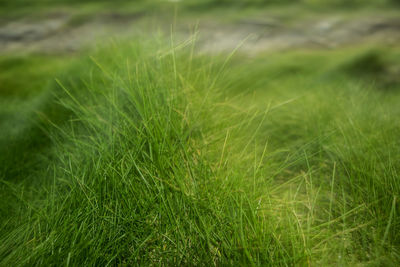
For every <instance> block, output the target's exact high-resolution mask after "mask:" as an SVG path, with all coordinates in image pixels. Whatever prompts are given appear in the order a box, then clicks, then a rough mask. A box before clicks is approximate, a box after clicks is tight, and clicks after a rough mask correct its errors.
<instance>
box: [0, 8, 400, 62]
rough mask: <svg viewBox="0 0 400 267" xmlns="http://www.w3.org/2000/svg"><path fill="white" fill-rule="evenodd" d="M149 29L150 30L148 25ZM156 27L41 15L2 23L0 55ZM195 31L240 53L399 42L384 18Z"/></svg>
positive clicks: (133, 17)
mask: <svg viewBox="0 0 400 267" xmlns="http://www.w3.org/2000/svg"><path fill="white" fill-rule="evenodd" d="M149 21H152V22H151V23H149ZM196 23H197V22H194V21H190V20H186V21H185V22H184V23H178V24H177V27H176V28H175V32H176V33H177V35H178V36H180V37H182V38H187V37H188V36H190V34H191V32H192V31H191V30H190V29H193V25H195V24H196ZM151 24H153V26H149V25H151ZM167 24H168V23H163V24H161V25H164V26H161V31H164V32H167V33H169V31H170V24H169V25H167ZM154 25H157V23H156V22H154V19H151V20H149V19H148V18H146V15H143V14H119V13H112V12H109V13H102V14H99V15H94V16H91V17H89V18H87V19H85V20H83V21H78V22H76V21H74V19H73V16H72V14H69V13H67V12H60V13H49V14H45V15H44V16H41V18H40V19H38V18H35V19H32V18H19V19H15V20H12V21H3V22H2V23H1V24H0V54H4V53H6V54H7V53H20V52H23V53H30V52H40V53H68V52H74V51H78V50H80V49H82V48H84V47H90V46H92V45H94V44H97V43H99V42H100V43H101V42H104V41H107V40H109V39H111V38H115V37H117V38H124V37H127V36H134V35H135V34H138V33H142V34H143V33H146V32H154ZM190 25H191V26H190ZM151 27H153V28H152V30H151V31H150V30H149V29H150V28H151ZM157 27H160V26H157ZM159 30H160V29H159ZM198 30H199V46H200V49H201V50H203V51H211V52H220V51H225V50H228V51H229V50H233V49H235V48H236V47H238V46H239V45H240V44H242V45H240V48H239V49H241V50H243V51H246V52H249V53H258V52H261V51H266V50H280V49H291V48H303V47H307V48H327V49H329V48H335V47H340V46H344V45H349V44H355V43H366V44H374V43H376V44H385V45H397V44H399V43H400V42H399V41H400V17H396V16H384V15H376V16H356V17H354V18H348V17H343V16H340V15H334V14H333V15H329V16H324V17H323V18H321V17H320V18H317V19H316V18H302V19H299V20H297V21H295V22H293V21H292V22H287V21H285V20H282V19H279V18H276V17H272V16H268V15H265V16H258V17H257V18H247V19H239V20H236V21H231V22H226V21H225V22H221V21H218V20H215V21H214V20H212V21H211V20H206V21H200V22H199V23H198Z"/></svg>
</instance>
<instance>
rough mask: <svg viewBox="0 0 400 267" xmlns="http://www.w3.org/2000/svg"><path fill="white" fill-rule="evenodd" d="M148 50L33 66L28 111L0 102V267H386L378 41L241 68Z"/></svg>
mask: <svg viewBox="0 0 400 267" xmlns="http://www.w3.org/2000/svg"><path fill="white" fill-rule="evenodd" d="M171 42H172V41H170V42H169V43H171ZM165 43H167V42H165V41H160V40H153V39H152V40H149V41H144V40H143V41H141V42H133V43H116V44H114V45H113V46H108V47H105V48H103V49H100V50H99V51H97V52H96V53H92V54H91V56H90V57H88V58H85V59H82V60H80V61H79V62H76V63H71V64H69V63H68V64H66V65H65V70H64V71H63V72H61V74H57V75H55V74H54V73H51V72H50V73H49V72H47V70H44V71H43V72H41V73H42V75H43V77H47V78H46V80H49V81H50V82H49V83H42V84H43V88H46V89H42V90H41V94H38V96H37V97H31V98H28V99H26V102H25V104H26V105H27V107H29V108H28V109H27V111H26V112H25V113H22V114H20V113H19V112H18V111H17V110H16V109H17V107H16V106H12V104H10V108H9V109H8V113H4V114H5V115H2V116H3V117H4V118H6V119H5V120H4V123H3V122H2V123H3V124H2V125H11V124H12V122H11V121H10V118H15V119H13V121H14V122H15V125H14V126H15V127H17V128H18V127H20V128H19V130H18V135H16V137H15V138H14V139H8V138H9V137H10V136H14V135H13V132H11V130H10V129H11V128H9V127H8V126H6V127H2V128H1V132H2V134H1V140H0V141H1V150H2V151H7V153H8V154H7V155H8V156H7V157H2V158H0V159H1V160H2V162H1V163H0V164H2V168H1V170H2V172H1V173H0V175H1V176H0V178H1V180H0V182H1V186H0V194H1V195H0V196H1V199H2V200H3V201H2V203H1V205H0V210H1V225H0V226H1V228H0V236H1V238H0V259H1V265H67V266H68V265H69V266H90V265H107V264H110V265H128V266H130V265H149V264H162V265H236V264H245V265H252V264H253V265H263V266H265V265H332V264H333V265H337V264H343V265H349V266H351V265H354V264H358V263H362V264H367V263H371V264H378V265H379V264H383V265H390V264H393V265H395V263H396V262H398V261H399V251H398V249H399V239H400V236H399V234H398V232H399V219H398V217H397V214H398V211H399V208H398V207H399V203H398V194H399V191H400V184H399V181H398V172H399V167H400V166H399V162H398V160H397V159H398V157H399V154H400V151H399V147H400V146H399V141H398V140H399V139H398V136H399V134H400V128H399V127H400V125H399V124H398V119H397V118H398V115H399V113H400V106H399V105H398V101H399V98H400V95H399V91H398V89H399V83H398V80H396V78H393V77H392V75H393V73H392V69H396V66H397V65H396V64H397V63H396V62H398V61H396V60H395V59H396V58H397V57H398V55H399V54H398V52H396V50H395V49H392V50H389V49H387V50H385V51H381V52H379V53H378V54H376V52H374V51H375V50H374V51H372V52H371V50H370V49H368V48H362V49H359V48H357V49H343V50H341V51H319V52H314V53H310V52H307V51H295V52H291V53H284V54H280V55H276V54H275V55H274V54H266V55H260V56H258V57H257V58H254V57H252V58H250V57H248V56H246V55H241V54H236V55H233V56H232V57H231V56H210V55H198V54H197V53H196V48H195V43H193V42H192V41H191V40H189V41H188V42H186V46H182V45H178V46H177V47H176V46H175V45H173V44H170V45H166V44H165ZM172 43H173V42H172ZM371 54H372V55H376V57H378V59H376V60H375V61H370V60H367V62H371V64H373V66H367V65H365V64H366V63H364V64H360V62H363V58H370V57H371ZM376 67H378V68H379V69H380V71H379V73H377V75H375V74H376V72H375V71H372V72H370V74H369V75H368V77H365V76H364V75H359V73H362V74H365V73H367V72H368V70H370V69H371V68H372V69H374V68H376ZM363 68H365V69H364V70H363ZM17 73H18V71H15V75H17ZM46 73H47V74H46ZM56 76H57V77H56ZM10 77H11V76H10ZM16 77H17V76H16ZM388 77H391V78H390V79H391V81H392V83H391V84H390V86H388V84H387V82H386V81H387V79H389V78H388ZM56 78H57V79H56ZM27 83H28V81H27ZM46 84H47V85H46ZM21 92H24V91H21ZM7 97H10V96H7ZM11 107H12V108H11ZM10 114H12V117H11V115H10ZM7 121H8V122H7ZM5 122H7V123H5ZM27 125H28V126H27ZM40 148H42V149H40ZM25 153H27V154H26V155H28V156H25V157H23V156H21V155H23V154H25ZM3 155H5V154H3ZM18 158H21V159H23V160H21V161H18ZM10 159H12V160H10Z"/></svg>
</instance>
